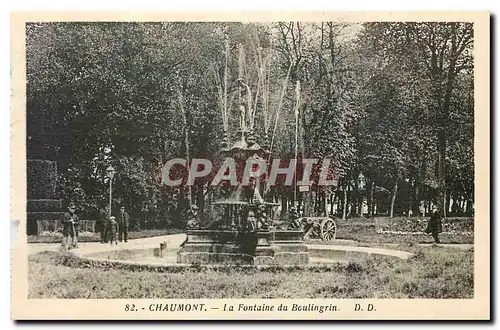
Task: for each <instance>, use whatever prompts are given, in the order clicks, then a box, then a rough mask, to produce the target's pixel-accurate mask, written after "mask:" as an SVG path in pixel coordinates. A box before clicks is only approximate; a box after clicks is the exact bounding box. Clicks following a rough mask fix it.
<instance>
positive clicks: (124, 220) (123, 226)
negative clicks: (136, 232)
mask: <svg viewBox="0 0 500 330" xmlns="http://www.w3.org/2000/svg"><path fill="white" fill-rule="evenodd" d="M129 223H130V216H129V215H128V213H127V212H125V206H122V207H121V208H120V215H119V216H118V233H119V234H118V235H119V236H120V242H122V240H125V243H127V239H128V225H129Z"/></svg>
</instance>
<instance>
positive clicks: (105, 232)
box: [96, 206, 130, 244]
mask: <svg viewBox="0 0 500 330" xmlns="http://www.w3.org/2000/svg"><path fill="white" fill-rule="evenodd" d="M100 213H101V214H100V216H99V221H98V222H97V223H96V225H97V231H98V232H100V233H101V243H108V242H110V243H111V244H113V243H115V244H118V239H119V240H120V242H123V241H125V243H127V242H128V228H129V224H130V216H129V215H128V213H127V212H126V211H125V207H124V206H122V207H121V208H120V214H119V215H118V217H115V216H109V214H110V212H109V206H106V210H101V212H100Z"/></svg>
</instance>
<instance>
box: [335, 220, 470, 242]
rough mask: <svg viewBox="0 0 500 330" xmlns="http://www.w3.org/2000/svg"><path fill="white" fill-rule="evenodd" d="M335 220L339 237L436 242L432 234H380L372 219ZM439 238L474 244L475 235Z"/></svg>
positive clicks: (360, 240)
mask: <svg viewBox="0 0 500 330" xmlns="http://www.w3.org/2000/svg"><path fill="white" fill-rule="evenodd" d="M335 222H336V225H337V235H336V238H337V239H345V240H353V241H357V242H360V243H369V244H408V243H420V244H422V243H434V239H433V238H432V236H431V235H425V234H417V235H410V234H407V235H403V234H385V233H384V234H382V233H380V234H379V233H377V232H376V228H375V222H374V221H373V220H370V219H364V218H361V219H347V220H341V219H335ZM439 240H440V241H441V243H443V244H474V235H459V234H440V235H439ZM332 244H335V242H333V243H332Z"/></svg>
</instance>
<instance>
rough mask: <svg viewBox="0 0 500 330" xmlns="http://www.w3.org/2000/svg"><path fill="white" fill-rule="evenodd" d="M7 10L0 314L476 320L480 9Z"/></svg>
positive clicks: (484, 67) (484, 296)
mask: <svg viewBox="0 0 500 330" xmlns="http://www.w3.org/2000/svg"><path fill="white" fill-rule="evenodd" d="M11 19H12V64H11V72H12V110H11V111H12V123H11V127H12V188H11V191H12V197H11V203H12V213H11V221H12V223H13V224H14V228H15V229H16V230H17V231H16V233H15V235H14V236H13V237H12V263H11V268H12V270H11V272H12V273H11V274H12V276H11V278H12V280H11V281H12V307H11V308H12V318H13V319H16V320H56V319H57V320H74V319H75V320H102V319H113V320H303V319H307V320H489V319H490V317H491V316H490V313H491V312H490V175H489V173H490V168H489V167H490V145H489V143H490V120H489V117H490V85H489V81H490V67H489V63H490V15H489V13H487V12H385V13H384V12H345V13H341V12H339V13H337V12H290V13H286V12H279V13H278V12H235V13H201V12H198V13H195V12H193V13H180V12H179V13H149V14H148V13H133V12H127V13H119V12H71V13H70V12H68V13H63V12H57V13H55V12H54V13H51V12H24V13H21V12H18V13H13V14H12V16H11Z"/></svg>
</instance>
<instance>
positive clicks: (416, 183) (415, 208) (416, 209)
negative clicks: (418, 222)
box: [413, 179, 420, 216]
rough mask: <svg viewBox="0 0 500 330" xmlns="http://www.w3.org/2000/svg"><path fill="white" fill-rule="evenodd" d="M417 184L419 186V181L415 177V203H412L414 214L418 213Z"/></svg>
mask: <svg viewBox="0 0 500 330" xmlns="http://www.w3.org/2000/svg"><path fill="white" fill-rule="evenodd" d="M418 186H419V182H418V181H417V180H416V179H415V205H414V210H413V213H414V214H415V215H416V216H418V215H420V200H419V196H418Z"/></svg>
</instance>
